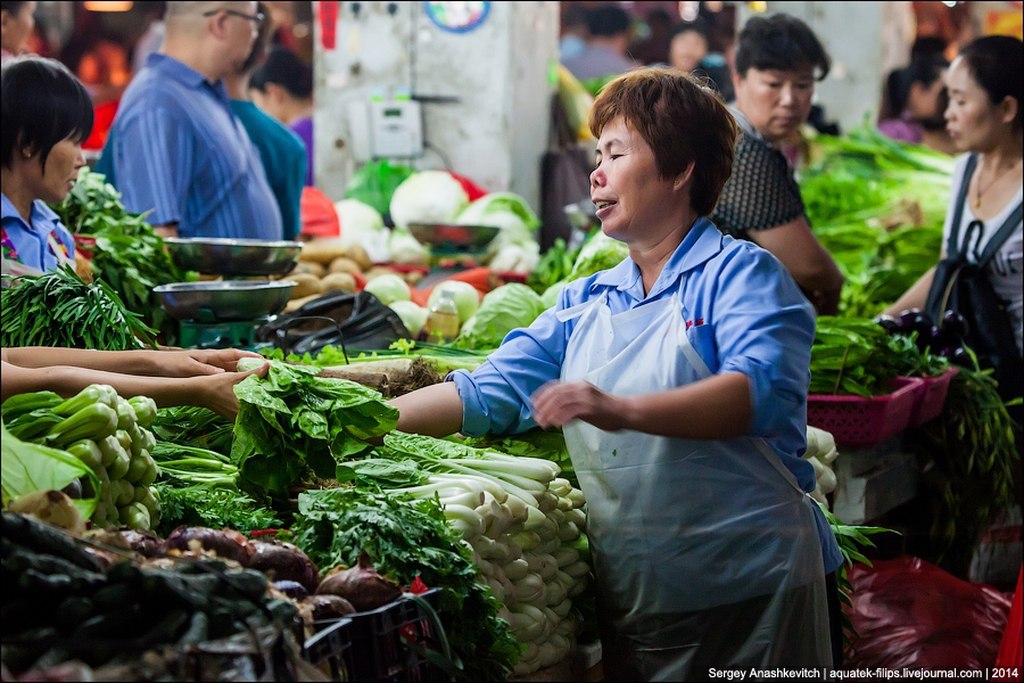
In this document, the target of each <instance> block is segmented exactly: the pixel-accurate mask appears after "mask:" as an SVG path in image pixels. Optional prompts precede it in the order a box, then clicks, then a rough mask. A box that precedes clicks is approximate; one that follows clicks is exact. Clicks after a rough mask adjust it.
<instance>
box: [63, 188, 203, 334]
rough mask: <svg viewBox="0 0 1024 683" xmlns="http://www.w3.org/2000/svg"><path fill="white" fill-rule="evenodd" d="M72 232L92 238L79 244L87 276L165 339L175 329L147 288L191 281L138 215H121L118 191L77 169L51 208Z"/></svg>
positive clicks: (156, 298)
mask: <svg viewBox="0 0 1024 683" xmlns="http://www.w3.org/2000/svg"><path fill="white" fill-rule="evenodd" d="M53 208H54V210H55V211H56V212H57V215H58V216H60V218H61V221H62V222H63V223H64V225H66V226H67V227H68V229H69V230H71V231H72V232H74V233H78V234H80V235H88V236H90V237H93V238H95V245H90V246H85V245H83V244H81V243H80V244H79V245H78V248H79V249H83V250H84V251H87V252H88V253H89V254H90V256H91V258H92V261H91V263H92V269H93V277H94V278H97V279H100V280H102V281H104V282H106V283H107V284H108V285H110V287H111V288H112V289H113V290H114V291H115V292H117V293H118V294H119V296H120V297H121V299H122V300H123V301H124V303H125V305H126V306H127V307H128V310H130V311H133V312H135V313H138V314H139V315H140V316H142V318H143V320H145V322H146V323H147V324H148V325H149V326H151V327H154V328H156V329H157V330H159V331H160V332H161V334H162V335H163V337H164V338H165V339H167V340H168V341H169V340H170V339H173V338H174V337H175V335H176V334H177V325H176V324H175V323H174V321H173V320H172V319H170V318H169V317H168V316H167V313H166V311H164V309H163V306H161V304H160V299H159V298H158V297H157V296H156V295H155V294H153V291H152V290H153V287H156V286H157V285H162V284H167V283H171V282H182V281H187V280H194V279H196V274H195V273H187V272H185V271H182V270H181V269H180V268H178V267H177V266H176V265H174V262H173V261H172V260H171V258H170V256H168V254H167V251H166V250H165V249H164V241H163V239H161V237H160V236H159V235H157V234H156V233H155V232H153V228H152V226H150V225H149V223H147V222H146V220H145V217H144V215H143V214H137V213H132V212H130V211H127V210H126V209H125V207H124V205H123V204H122V203H121V193H120V192H118V191H117V190H116V189H115V188H114V186H113V185H111V184H110V183H108V182H106V178H105V177H104V176H103V174H101V173H92V172H90V171H89V169H88V168H83V169H82V170H81V171H79V174H78V180H77V181H76V182H75V185H74V187H73V188H71V192H69V193H68V196H67V197H66V198H65V199H64V201H63V202H61V203H60V204H59V205H57V206H54V207H53Z"/></svg>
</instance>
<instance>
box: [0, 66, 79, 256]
mask: <svg viewBox="0 0 1024 683" xmlns="http://www.w3.org/2000/svg"><path fill="white" fill-rule="evenodd" d="M0 95H2V99H0V108H2V112H3V115H2V144H0V186H2V187H0V189H2V191H3V217H2V223H0V246H2V250H3V273H4V274H10V275H25V274H38V273H43V272H47V271H51V270H54V269H56V268H57V267H58V266H59V265H60V264H62V263H67V262H73V261H74V253H75V243H74V239H73V238H72V236H71V233H70V232H69V231H68V229H67V228H66V227H64V225H62V224H61V222H60V218H58V217H57V214H56V213H54V211H53V210H52V209H51V208H50V207H49V206H47V204H48V203H56V202H60V201H63V199H64V198H65V197H66V196H67V194H68V192H69V191H70V190H71V187H72V185H73V184H74V182H75V179H76V178H77V177H78V169H80V168H81V167H82V166H84V165H85V157H84V156H83V155H82V141H83V140H85V139H86V138H87V137H89V133H90V132H91V131H92V123H93V109H92V100H90V99H89V93H88V92H86V90H85V88H84V87H83V86H82V84H81V83H80V82H79V81H78V79H77V78H75V76H74V75H73V74H72V73H71V72H70V71H69V70H68V68H67V67H66V66H64V65H63V64H61V63H60V62H58V61H56V60H53V59H48V58H45V57H37V56H27V57H19V58H16V59H12V60H10V61H8V62H7V63H6V64H4V67H3V71H2V76H0Z"/></svg>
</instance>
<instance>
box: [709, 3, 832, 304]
mask: <svg viewBox="0 0 1024 683" xmlns="http://www.w3.org/2000/svg"><path fill="white" fill-rule="evenodd" d="M830 66H831V60H830V59H829V56H828V54H827V53H826V52H825V49H824V48H823V47H822V46H821V43H820V42H819V41H818V39H817V38H816V37H815V35H814V33H813V32H812V31H811V29H810V28H808V27H807V25H806V24H804V23H803V22H802V21H800V20H799V19H797V18H795V17H792V16H789V15H786V14H776V15H773V16H770V17H754V18H752V19H750V20H749V21H748V22H747V24H746V26H745V27H744V28H743V30H742V31H741V32H740V35H739V44H738V47H737V49H736V73H735V74H733V85H734V87H735V91H736V100H735V102H734V104H733V105H732V107H731V109H732V112H733V115H734V116H735V117H736V121H737V123H738V124H739V128H740V136H739V138H738V140H737V145H736V161H735V163H734V164H733V171H732V176H731V177H730V178H729V181H728V182H727V183H726V184H725V188H724V189H723V190H722V196H721V198H720V199H719V201H718V206H717V207H716V208H715V211H714V213H713V214H712V220H713V222H714V223H715V224H716V225H717V226H718V227H719V229H720V230H722V231H723V232H725V233H727V234H730V235H733V236H735V237H742V238H745V239H749V240H751V241H753V242H756V243H757V244H759V245H761V246H762V247H764V248H765V249H767V250H768V251H770V252H772V253H773V254H774V255H775V256H776V257H777V258H778V259H779V260H780V261H781V262H782V263H783V265H785V266H786V269H787V270H788V271H789V273H790V275H792V276H793V279H794V280H796V282H797V284H798V285H800V289H802V290H803V292H804V294H805V295H806V296H807V297H808V299H810V301H811V303H813V304H814V307H815V309H817V312H818V314H819V315H826V314H833V313H835V312H836V310H837V308H838V305H839V294H840V291H841V289H842V286H843V275H842V273H840V272H839V268H838V266H836V263H835V261H834V260H833V259H832V255H831V254H829V253H828V251H827V250H826V249H825V248H824V247H823V246H822V245H821V244H820V243H819V242H818V240H817V238H816V237H815V236H814V233H812V232H811V226H810V222H809V221H808V219H807V214H806V212H805V210H804V203H803V199H802V198H801V196H800V188H799V187H798V186H797V183H796V179H795V178H794V175H793V169H792V167H791V166H790V164H789V162H788V161H787V160H786V157H785V156H784V155H783V153H782V152H781V151H780V150H779V146H780V144H781V143H782V142H783V141H784V140H786V139H787V138H788V137H790V136H791V135H792V134H793V133H795V132H796V131H797V130H799V128H800V126H801V125H802V124H803V123H804V121H806V120H807V116H808V114H809V113H810V111H811V100H812V99H813V97H814V83H815V81H816V80H821V79H823V78H825V76H826V75H828V71H829V68H830Z"/></svg>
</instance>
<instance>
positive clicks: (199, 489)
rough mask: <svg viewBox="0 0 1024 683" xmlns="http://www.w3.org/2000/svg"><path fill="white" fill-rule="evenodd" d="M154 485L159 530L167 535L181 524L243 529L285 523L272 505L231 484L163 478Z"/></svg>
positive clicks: (255, 528) (270, 527) (277, 525)
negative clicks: (185, 482)
mask: <svg viewBox="0 0 1024 683" xmlns="http://www.w3.org/2000/svg"><path fill="white" fill-rule="evenodd" d="M154 488H155V489H156V491H157V494H158V496H159V499H160V517H161V518H160V531H161V532H162V533H163V534H165V535H166V534H167V533H169V532H170V531H171V530H173V529H174V528H175V527H176V526H179V525H182V524H187V525H189V526H205V527H210V528H211V529H225V528H227V529H237V530H238V531H241V532H242V533H249V532H250V531H256V530H259V529H276V528H279V527H281V526H282V525H283V522H282V521H281V520H280V519H279V518H278V517H277V515H276V514H275V513H274V512H273V511H272V510H271V509H269V508H267V507H264V506H262V505H260V504H259V503H258V502H257V501H256V500H254V499H253V498H251V497H250V496H248V495H246V494H245V493H242V492H240V491H236V490H232V489H230V488H224V487H220V486H204V485H194V486H184V487H178V486H173V485H171V484H168V483H162V482H158V483H156V484H154Z"/></svg>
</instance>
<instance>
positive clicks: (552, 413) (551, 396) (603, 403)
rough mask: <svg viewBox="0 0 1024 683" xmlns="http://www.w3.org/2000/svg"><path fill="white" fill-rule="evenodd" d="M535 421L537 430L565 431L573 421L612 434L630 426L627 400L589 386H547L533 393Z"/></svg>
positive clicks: (559, 384)
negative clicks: (567, 425) (554, 428)
mask: <svg viewBox="0 0 1024 683" xmlns="http://www.w3.org/2000/svg"><path fill="white" fill-rule="evenodd" d="M532 401H533V419H534V421H535V422H536V423H537V425H538V426H540V427H542V428H544V429H547V428H549V427H562V426H563V425H565V424H566V423H567V422H571V421H572V420H583V421H584V422H589V423H590V424H592V425H594V426H595V427H597V428H598V429H604V430H606V431H609V432H614V431H618V430H620V429H624V428H625V427H626V425H627V410H626V408H627V405H628V402H627V400H626V399H624V398H621V397H618V396H612V395H611V394H608V393H605V392H604V391H601V390H600V389H598V388H597V387H596V386H594V385H593V384H591V383H590V382H582V381H580V382H548V383H547V384H545V385H544V386H542V387H541V388H540V389H538V390H537V391H536V393H534V395H533V398H532Z"/></svg>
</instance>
